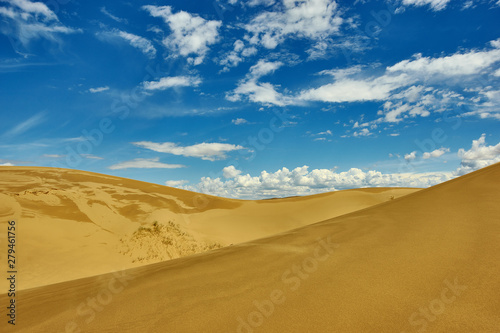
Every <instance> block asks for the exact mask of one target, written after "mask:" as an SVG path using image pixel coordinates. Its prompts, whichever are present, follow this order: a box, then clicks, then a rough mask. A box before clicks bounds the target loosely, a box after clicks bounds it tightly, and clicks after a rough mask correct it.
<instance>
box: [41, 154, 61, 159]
mask: <svg viewBox="0 0 500 333" xmlns="http://www.w3.org/2000/svg"><path fill="white" fill-rule="evenodd" d="M65 156H66V155H58V154H43V155H42V157H47V158H63V157H65Z"/></svg>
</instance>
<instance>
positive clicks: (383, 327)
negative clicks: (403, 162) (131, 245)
mask: <svg viewBox="0 0 500 333" xmlns="http://www.w3.org/2000/svg"><path fill="white" fill-rule="evenodd" d="M0 170H2V169H0ZM4 170H5V171H2V172H6V173H7V174H8V175H9V176H8V177H10V178H8V177H5V176H4V175H1V176H0V179H1V180H2V182H3V185H2V186H3V188H7V186H9V185H8V184H7V182H8V180H9V179H11V181H12V180H13V179H16V177H21V176H22V177H24V178H22V179H23V180H24V182H25V185H21V183H20V185H19V187H18V188H16V189H15V190H16V191H17V189H19V191H18V192H22V191H25V189H23V188H22V186H32V187H33V186H34V185H36V186H41V185H40V184H41V183H36V182H42V180H43V179H44V178H45V179H53V182H48V183H49V184H50V185H49V184H47V185H46V187H48V186H52V185H54V184H55V183H56V181H57V183H58V184H66V185H64V186H67V187H66V188H64V190H66V191H68V192H69V193H73V194H71V195H74V197H71V198H72V201H73V202H75V201H78V200H82V201H83V200H84V199H82V198H81V199H77V194H76V192H80V194H79V195H82V193H85V191H87V192H86V193H87V194H88V195H89V196H91V191H93V192H92V193H98V194H100V195H101V197H106V198H108V200H107V201H105V202H106V203H107V204H108V205H109V206H108V208H109V210H111V211H114V210H117V212H116V216H121V217H122V218H123V217H124V216H131V215H130V214H131V212H132V211H135V209H134V210H132V211H130V212H129V213H128V214H127V213H125V212H122V213H120V212H119V211H118V208H117V207H118V205H119V203H118V201H115V200H116V199H118V198H119V199H120V200H125V201H119V202H121V203H124V202H129V201H127V200H135V203H136V204H137V205H138V207H145V204H144V202H150V201H151V200H153V198H156V199H157V200H158V201H157V202H158V204H157V205H160V202H163V200H164V196H165V197H166V196H171V197H173V198H171V199H170V200H171V201H169V202H172V203H171V204H172V206H175V205H179V206H180V204H177V202H182V205H183V206H182V207H183V209H185V210H187V212H190V214H191V216H190V217H192V219H190V220H189V223H188V222H187V221H183V220H182V219H180V218H179V217H177V219H176V220H175V221H174V222H175V223H176V226H179V228H182V230H185V231H186V232H189V233H190V237H193V239H197V240H198V241H200V242H201V241H203V242H208V241H212V242H219V243H221V244H222V245H227V244H223V243H225V242H226V243H227V242H229V241H231V240H232V239H233V240H235V242H237V241H244V242H243V243H239V244H234V245H232V246H226V247H223V248H220V249H214V250H211V251H208V252H205V253H199V254H195V255H190V256H186V257H183V258H177V259H173V260H168V261H163V262H159V263H155V264H150V265H143V266H141V267H136V268H131V269H127V270H124V271H120V272H115V273H108V274H102V275H99V276H93V277H87V278H82V279H78V280H73V281H67V282H62V283H58V284H53V285H47V286H43V287H38V288H33V289H29V290H24V291H21V292H19V296H18V298H19V307H18V312H19V314H20V315H19V324H18V326H16V328H17V331H19V332H240V333H241V332H245V333H249V332H398V333H403V332H498V331H499V328H500V298H499V297H498V291H499V290H500V205H499V202H500V164H497V165H493V166H490V167H487V168H484V169H482V170H479V171H476V172H473V173H471V174H468V175H465V176H462V177H460V178H457V179H454V180H452V181H449V182H446V183H443V184H440V185H437V186H434V187H431V188H428V189H424V190H420V191H412V190H408V189H406V190H402V191H403V192H399V191H397V190H389V189H374V190H364V189H363V190H356V191H341V192H336V193H330V194H324V195H318V196H312V197H305V198H290V199H280V200H266V201H261V202H242V201H238V200H227V199H221V198H215V197H209V200H208V201H207V202H208V204H207V205H206V206H205V207H203V208H198V210H196V209H195V208H194V207H193V204H192V202H191V200H192V199H193V198H194V197H195V196H196V194H194V193H191V192H186V191H181V190H176V189H170V188H163V187H161V186H157V187H155V186H156V185H152V184H146V183H141V182H134V181H127V180H123V179H119V178H114V177H108V176H102V175H95V174H89V173H83V172H81V173H78V172H75V171H65V170H50V169H38V168H37V169H34V168H33V169H19V168H17V169H16V168H12V169H4ZM48 174H50V175H51V176H50V177H52V178H47V177H49V176H48ZM76 175H79V176H81V177H84V179H82V180H79V179H78V176H76ZM44 181H45V182H46V180H44ZM29 182H31V183H30V184H31V185H28V183H29ZM120 183H121V185H119V184H120ZM6 184H7V185H6ZM10 186H12V187H11V188H10V189H9V190H8V191H6V192H3V193H7V192H9V193H8V194H4V196H5V200H6V201H4V200H3V199H4V198H2V202H7V204H5V203H4V204H3V206H2V207H1V208H2V212H5V211H6V210H8V209H10V207H14V208H15V209H14V211H15V212H14V213H15V214H20V215H17V216H19V217H20V219H19V221H21V223H23V224H24V227H23V229H24V230H25V231H24V232H26V235H27V236H29V235H30V233H31V232H32V233H35V231H31V230H30V229H29V228H31V226H36V225H37V223H41V221H43V223H44V224H49V225H50V228H49V230H51V229H52V228H55V227H59V228H61V230H64V231H56V232H57V233H59V232H60V233H59V236H60V237H61V238H62V239H64V241H63V240H62V239H61V242H62V243H60V244H59V246H57V244H54V245H48V244H45V243H44V242H42V241H40V243H39V244H37V246H36V247H30V246H29V244H27V243H28V242H27V241H25V243H24V244H23V245H22V246H25V247H26V250H24V251H27V250H29V251H31V252H29V251H28V252H29V253H31V255H32V256H33V258H32V259H31V260H33V261H35V260H36V256H37V252H36V250H38V251H40V254H42V249H44V248H43V246H44V244H45V245H46V246H48V247H49V248H48V249H44V250H43V251H44V252H43V255H49V254H48V253H49V252H50V251H58V252H57V253H58V254H61V253H62V252H63V251H65V250H66V251H67V252H66V253H65V257H63V259H59V260H60V261H59V262H58V264H59V265H60V266H59V268H61V266H68V267H71V269H69V268H67V267H64V269H63V270H61V271H63V272H65V271H66V269H68V272H69V270H72V269H74V267H73V265H74V263H72V262H70V260H83V259H81V258H79V257H78V255H75V254H74V251H77V250H78V251H80V252H83V251H90V252H88V253H87V254H86V256H89V257H88V259H87V260H88V261H89V262H91V261H92V260H95V261H98V262H99V263H100V265H101V269H103V270H104V268H105V267H106V265H105V262H106V260H104V259H103V258H102V257H103V256H104V255H102V253H106V255H108V254H109V253H111V250H109V249H110V248H112V247H109V246H104V245H102V246H101V247H99V249H98V250H96V252H95V253H94V254H89V253H92V251H93V249H88V250H87V249H85V247H84V245H83V244H82V241H81V237H82V235H85V234H82V233H81V232H83V231H85V232H87V233H88V235H89V236H88V237H87V239H89V242H91V243H89V244H92V245H91V247H94V246H95V244H96V242H97V240H98V239H99V237H103V238H104V236H102V235H103V234H105V233H107V234H112V233H116V232H117V231H116V230H119V225H120V223H121V224H123V225H124V227H123V230H121V229H120V231H121V232H123V233H122V234H120V237H122V235H123V234H126V233H127V232H130V231H134V230H137V229H136V227H137V226H138V223H139V222H137V221H132V220H130V219H127V220H123V221H121V220H119V219H118V217H116V220H109V219H108V220H107V221H108V222H106V223H107V224H105V225H102V224H99V225H96V224H94V223H95V222H93V221H94V220H91V221H92V222H88V223H81V222H79V223H81V224H82V226H81V229H77V230H75V231H74V234H71V233H69V231H68V230H67V229H65V228H64V223H69V222H68V221H72V222H71V223H73V224H77V222H75V220H72V219H70V218H69V215H63V214H70V212H69V210H65V208H61V211H64V212H61V213H60V214H61V215H58V217H56V216H54V215H52V217H50V215H49V214H48V213H49V211H50V210H49V209H47V210H46V211H44V213H43V214H42V212H41V210H40V208H39V209H38V210H37V209H35V208H36V207H41V206H44V205H46V203H40V204H37V203H36V200H34V199H20V198H18V197H16V196H15V194H14V193H10V192H12V191H14V187H13V185H10ZM59 186H63V185H59ZM37 188H38V187H37ZM112 189H114V190H115V191H116V192H115V193H111V194H110V193H108V192H110V191H111V190H112ZM59 190H61V189H59ZM84 190H85V191H84ZM404 191H406V192H404ZM102 192H105V193H107V195H109V196H111V197H109V196H106V194H104V193H102ZM411 192H413V193H411ZM398 193H399V194H403V193H404V194H407V195H404V196H401V197H399V198H395V199H394V200H392V198H391V196H392V195H394V196H395V197H397V196H398ZM112 194H115V196H114V197H112ZM28 195H29V194H28ZM33 195H35V194H33ZM45 195H47V194H45ZM127 195H130V196H129V197H128V198H126V197H127ZM118 196H120V197H118ZM7 197H8V199H7ZM57 197H60V198H63V197H64V195H62V194H58V195H57ZM146 197H148V198H149V199H148V200H146ZM174 198H175V199H174ZM156 199H155V200H156ZM7 200H8V201H7ZM53 200H54V202H56V199H53ZM61 200H63V199H61ZM67 200H68V201H65V203H69V202H70V199H67ZM99 200H101V201H102V199H99ZM175 200H178V201H175ZM356 200H358V201H356ZM174 201H175V202H176V204H175V205H174V204H173V202H174ZM384 201H385V202H384ZM113 202H114V203H113ZM155 202H156V201H155ZM339 202H341V203H342V204H338V203H339ZM349 202H351V204H348V203H349ZM111 203H113V204H111ZM141 203H142V205H143V206H141ZM75 204H76V203H75ZM79 204H80V205H81V207H80V206H79V207H78V210H76V208H75V211H80V212H81V213H82V215H81V217H82V218H83V215H86V214H88V213H85V209H89V208H86V207H85V206H84V205H83V204H81V203H79ZM16 205H17V206H16ZM30 205H31V206H30ZM87 205H88V206H89V207H90V206H91V205H90V204H88V203H87ZM151 205H152V204H151ZM345 205H347V207H345ZM273 206H274V208H272V207H273ZM28 207H31V208H28ZM200 207H202V206H200ZM222 207H224V208H222ZM91 208H93V206H92V207H91ZM155 208H158V207H153V208H152V210H154V209H155ZM167 208H168V207H165V208H162V209H167ZM355 208H357V209H355ZM122 209H124V208H123V207H122ZM148 209H149V208H148ZM103 210H104V209H103ZM349 210H350V211H351V213H349V212H348V211H349ZM28 211H29V212H31V214H33V215H32V216H29V213H28ZM141 211H143V212H146V208H142V210H141ZM166 211H167V210H165V212H166ZM262 211H264V213H262ZM223 212H224V213H225V214H223ZM175 213H176V214H180V215H174V214H173V215H172V216H171V217H170V220H173V218H174V217H176V216H182V215H183V214H186V212H184V213H183V212H182V211H181V210H179V211H177V212H175ZM247 213H248V214H250V213H252V214H254V215H253V216H254V220H252V219H248V220H247V219H246V216H247V215H246V214H247ZM346 213H347V214H346ZM108 214H111V213H109V212H108ZM141 214H143V213H141ZM144 214H145V215H143V216H141V218H144V217H147V216H148V215H147V214H146V213H144ZM150 214H152V213H150ZM238 214H240V215H239V216H238ZM280 214H283V215H284V216H286V217H283V218H281V217H280V216H281V215H280ZM328 214H331V215H330V217H331V218H327V217H325V216H326V215H328ZM225 215H227V216H228V218H227V220H225V222H218V221H217V219H215V217H219V218H222V216H225ZM4 216H6V215H5V214H4ZM63 216H64V217H66V218H62V217H63ZM86 216H88V215H86ZM103 216H106V215H104V213H103ZM200 216H203V217H200ZM308 216H309V217H310V219H309V220H308V219H307V217H308ZM264 217H269V218H268V219H267V220H265V219H264ZM151 219H157V220H158V216H152V217H151ZM151 219H146V221H144V223H151ZM214 219H215V220H214ZM262 219H264V220H262ZM289 219H290V221H292V222H290V223H286V222H284V221H289ZM89 220H90V218H89ZM23 221H24V222H23ZM231 221H233V222H231ZM273 221H281V222H279V223H278V222H276V223H274V222H273ZM315 221H318V223H313V222H315ZM252 222H253V223H255V224H256V226H257V227H256V229H255V230H254V229H252V228H251V227H249V226H248V225H249V224H251V223H252ZM159 223H161V225H165V226H166V225H168V222H165V221H159ZM210 223H214V225H213V228H214V229H210V227H209V224H210ZM231 223H235V224H240V225H239V226H238V227H234V230H233V229H229V230H232V231H229V230H228V229H225V228H226V227H227V228H231V227H230V226H229V225H230V224H231ZM311 223H312V224H311ZM267 226H269V227H268V228H265V227H267ZM33 228H35V227H33ZM85 228H87V229H85ZM103 228H106V229H107V230H108V231H102V229H103ZM147 228H150V229H151V232H154V228H155V226H154V225H151V224H148V226H147ZM171 228H174V229H175V228H177V227H174V226H171ZM247 228H248V229H247ZM290 228H295V229H291V230H290ZM260 229H265V230H263V231H262V233H261V234H259V231H258V230H260ZM28 230H30V231H28ZM37 230H38V233H39V237H48V236H45V235H44V234H42V232H44V230H43V228H42V227H40V228H39V229H37ZM78 232H80V234H78ZM146 232H149V231H146ZM101 234H102V235H101ZM233 234H234V236H232V235H233ZM243 234H248V235H249V236H248V239H245V237H244V236H243ZM78 235H79V236H80V238H78ZM31 237H32V236H30V237H28V239H36V237H33V238H31ZM91 237H94V238H91ZM231 237H234V238H231ZM257 238H259V239H257ZM250 239H251V240H250ZM20 247H21V244H20ZM33 251H35V252H33ZM103 251H105V252H103ZM98 253H101V256H99V255H97V254H98ZM93 255H95V256H96V257H93ZM115 255H116V256H117V257H118V256H119V254H115ZM122 256H124V255H122ZM64 258H65V259H66V261H64ZM70 258H71V259H70ZM128 260H130V258H128ZM26 262H27V263H30V261H29V260H26ZM124 262H125V260H124ZM80 265H81V263H80ZM108 265H109V263H108ZM107 267H108V268H109V267H111V266H107ZM23 269H24V268H23ZM84 270H85V267H82V269H81V273H82V274H83V273H84ZM90 270H92V269H90ZM40 272H43V270H42V271H40ZM46 273H47V274H49V272H46ZM6 301H7V300H6V297H5V295H2V296H0V304H5V302H6Z"/></svg>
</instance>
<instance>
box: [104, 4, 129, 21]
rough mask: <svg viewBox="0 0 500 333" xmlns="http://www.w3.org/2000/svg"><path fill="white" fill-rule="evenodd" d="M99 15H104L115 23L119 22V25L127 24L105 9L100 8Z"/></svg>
mask: <svg viewBox="0 0 500 333" xmlns="http://www.w3.org/2000/svg"><path fill="white" fill-rule="evenodd" d="M101 13H103V14H104V15H106V16H107V17H109V18H111V19H112V20H114V21H116V22H120V23H128V22H127V20H126V19H124V18H120V17H117V16H115V15H113V14H111V13H110V12H109V11H108V10H107V9H106V7H101Z"/></svg>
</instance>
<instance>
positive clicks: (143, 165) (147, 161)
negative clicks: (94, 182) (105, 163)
mask: <svg viewBox="0 0 500 333" xmlns="http://www.w3.org/2000/svg"><path fill="white" fill-rule="evenodd" d="M184 167H185V166H184V165H181V164H166V163H162V162H160V158H159V157H155V158H136V159H134V160H132V161H126V162H121V163H117V164H113V165H111V166H109V167H108V169H111V170H121V169H130V168H136V169H177V168H184Z"/></svg>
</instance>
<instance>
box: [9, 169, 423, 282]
mask: <svg viewBox="0 0 500 333" xmlns="http://www.w3.org/2000/svg"><path fill="white" fill-rule="evenodd" d="M0 189H1V192H0V215H2V221H0V225H6V223H7V221H8V219H16V220H17V221H18V228H19V237H18V247H19V251H20V253H19V260H20V262H22V279H20V280H19V284H18V288H19V289H27V288H32V287H37V286H44V285H48V284H52V283H57V282H63V281H68V280H74V279H78V278H82V277H88V276H93V275H98V274H104V273H108V272H113V271H117V270H123V269H127V268H132V267H137V266H140V265H144V264H148V263H155V262H160V261H164V260H168V259H172V258H178V257H182V256H187V255H191V254H195V253H200V252H205V251H208V250H211V249H216V248H220V247H223V246H226V245H230V244H236V243H241V242H245V241H249V240H253V239H258V238H262V237H267V236H271V235H274V234H277V233H280V232H284V231H287V230H290V229H294V228H298V227H301V226H304V225H308V224H311V223H315V222H319V221H322V220H325V219H328V218H331V217H334V216H339V215H342V214H346V213H350V212H353V211H355V210H358V209H362V208H366V207H369V206H372V205H376V204H379V203H381V202H384V201H387V200H390V199H391V196H392V197H399V196H402V195H405V194H408V193H412V192H414V191H416V190H417V189H384V188H380V189H362V190H351V191H339V192H333V193H326V194H320V195H314V196H309V197H294V198H288V199H276V200H263V201H244V200H232V199H225V198H219V197H214V196H208V195H203V194H199V193H193V192H189V191H184V190H180V189H176V188H171V187H167V186H160V185H156V184H150V183H145V182H140V181H135V180H130V179H124V178H118V177H112V176H107V175H101V174H95V173H90V172H83V171H76V170H67V169H55V168H36V167H0ZM155 222H157V224H156V225H154V223H155ZM5 232H6V227H5V228H4V227H2V228H1V230H0V235H2V236H3V235H4V233H5ZM2 255H3V253H2ZM6 286H7V281H6V280H1V282H0V288H1V290H5V287H6Z"/></svg>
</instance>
